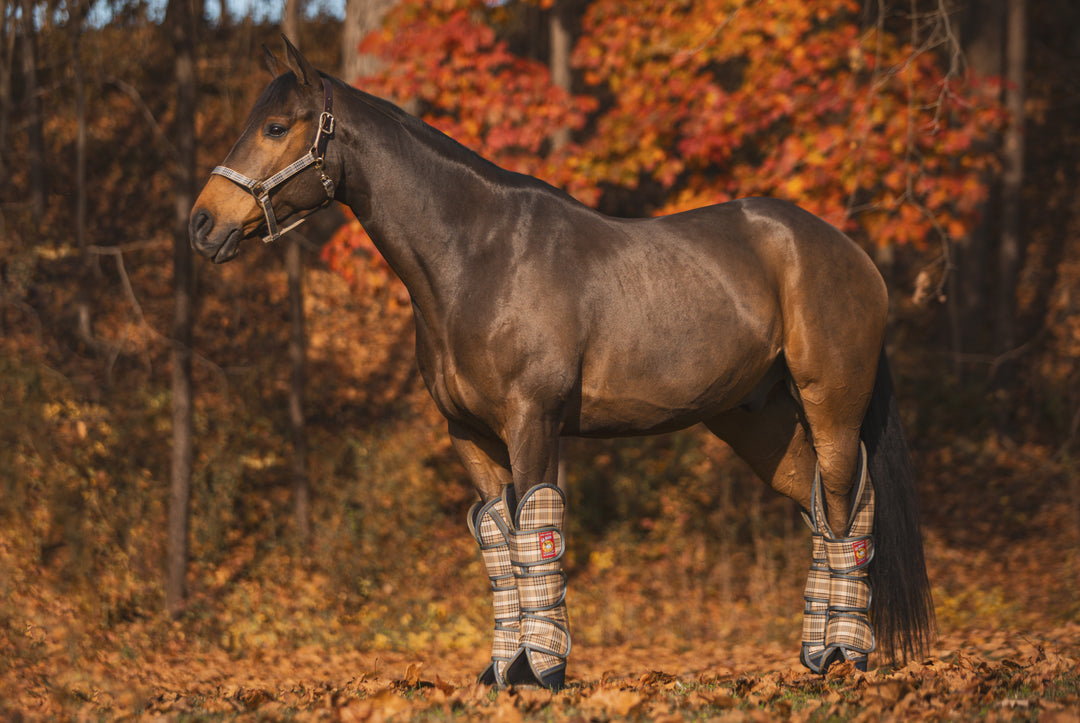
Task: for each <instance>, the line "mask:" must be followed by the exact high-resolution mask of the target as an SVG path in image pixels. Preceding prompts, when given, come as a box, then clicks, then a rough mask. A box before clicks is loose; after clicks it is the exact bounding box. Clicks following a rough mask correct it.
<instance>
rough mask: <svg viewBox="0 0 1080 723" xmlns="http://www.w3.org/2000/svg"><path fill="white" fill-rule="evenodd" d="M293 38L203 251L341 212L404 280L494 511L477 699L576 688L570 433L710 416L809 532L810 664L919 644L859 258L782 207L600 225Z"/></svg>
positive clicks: (484, 543) (870, 304)
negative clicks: (489, 687)
mask: <svg viewBox="0 0 1080 723" xmlns="http://www.w3.org/2000/svg"><path fill="white" fill-rule="evenodd" d="M285 44H286V59H285V63H286V66H285V67H282V66H281V61H279V60H278V59H277V58H276V57H275V56H274V55H273V53H271V52H270V51H269V50H267V51H266V53H267V56H268V61H269V62H270V64H271V70H272V72H274V73H275V75H276V77H275V78H274V80H273V81H272V82H271V83H270V84H269V86H268V87H267V88H266V90H265V91H264V92H263V93H262V95H261V96H260V97H259V99H258V100H257V101H256V103H255V105H254V107H253V109H252V111H251V114H250V116H249V118H248V120H247V126H246V129H245V130H244V131H243V134H242V135H241V136H240V138H239V140H238V141H237V142H236V144H235V146H234V147H233V149H232V150H231V151H230V153H229V154H228V157H227V158H226V159H225V161H224V162H223V164H222V165H221V166H219V167H217V168H215V169H214V171H213V173H212V174H211V177H210V179H209V181H208V182H207V184H206V186H205V188H204V189H203V191H202V193H201V194H200V195H199V197H198V199H197V200H196V202H195V204H194V207H193V209H192V212H191V217H190V235H191V243H192V246H193V247H194V249H195V250H196V251H198V252H199V253H200V254H202V255H203V256H205V257H208V258H210V259H212V260H213V261H214V262H215V263H223V262H226V261H229V260H231V259H233V258H234V257H235V256H236V255H237V253H238V252H239V249H240V244H241V242H243V241H245V240H248V239H252V238H259V237H264V240H265V241H268V242H269V241H272V240H274V239H276V238H278V237H279V236H280V235H281V234H282V233H284V232H285V230H287V229H288V228H290V227H291V226H292V225H295V224H296V223H299V222H300V221H302V220H303V219H304V218H305V217H306V216H307V215H309V214H310V213H313V212H315V211H316V210H318V209H319V208H321V207H322V206H323V205H325V204H326V203H328V202H329V200H331V199H336V200H338V201H341V202H342V203H344V204H346V205H348V206H349V207H350V208H351V209H352V211H353V212H354V213H355V215H356V218H357V219H358V220H359V221H360V223H361V224H362V225H363V227H364V229H365V230H366V231H367V233H368V234H369V235H370V237H371V239H372V241H373V242H374V243H375V245H376V247H377V248H378V249H379V251H380V252H381V253H382V255H383V256H384V257H385V259H386V261H387V262H388V263H389V265H390V266H391V267H392V269H393V270H394V272H395V273H397V275H398V276H399V277H400V279H401V281H402V282H404V284H405V287H406V288H407V289H408V292H409V295H410V297H411V302H412V309H413V313H414V315H415V322H416V357H417V363H418V366H419V370H420V372H421V374H422V376H423V379H424V382H425V384H426V385H427V388H428V390H429V391H430V393H431V396H432V398H433V399H434V401H435V404H436V405H437V406H438V409H439V410H440V412H441V413H442V414H443V415H444V416H445V418H446V420H447V425H448V430H449V435H450V438H451V440H452V442H453V446H454V448H455V449H456V451H457V453H458V454H459V456H460V458H461V461H462V463H463V464H464V466H465V468H466V470H467V471H468V474H469V475H470V477H471V479H472V481H473V482H474V484H475V486H476V490H477V492H478V494H479V498H480V500H479V502H477V503H476V505H475V506H474V507H473V508H472V510H470V513H469V518H468V526H469V529H470V531H471V532H472V534H473V535H474V537H475V538H476V540H477V542H478V544H479V546H480V550H481V554H482V557H483V560H484V563H485V566H486V569H487V574H488V577H489V580H490V582H491V587H492V594H493V605H494V610H495V615H494V617H495V625H494V635H493V646H492V657H491V664H490V665H489V666H488V667H487V669H486V670H485V671H484V672H483V673H482V674H481V676H480V680H481V682H484V683H488V684H493V685H498V686H506V685H523V684H532V685H540V686H545V687H549V688H553V689H558V688H561V687H563V686H564V685H565V667H566V659H567V657H568V655H569V653H570V634H569V630H570V628H569V623H568V620H567V616H566V605H565V600H564V597H565V594H566V587H567V586H566V576H565V574H564V573H563V571H562V562H561V559H562V555H563V551H564V547H565V545H564V539H563V519H564V513H565V506H566V501H565V497H564V496H563V493H562V492H561V491H560V490H559V488H558V486H557V485H556V476H557V468H558V461H559V460H558V456H559V444H558V442H559V438H560V436H564V435H570V436H583V437H616V436H629V435H646V434H655V433H661V432H668V431H672V430H678V429H682V428H686V427H689V426H691V425H695V424H699V423H701V424H703V425H704V426H705V427H706V428H707V429H708V430H709V431H710V432H712V433H713V434H715V435H716V436H717V437H719V438H720V439H722V440H724V441H725V442H726V443H727V444H729V445H730V446H731V447H732V448H733V449H734V451H735V452H736V453H737V455H738V456H739V457H741V458H742V459H743V460H745V461H746V462H747V463H748V464H749V465H750V467H751V468H752V469H753V471H754V472H755V473H756V475H757V476H759V477H760V478H761V479H762V480H763V481H764V482H765V483H767V484H768V485H769V486H771V487H772V488H773V489H774V490H776V491H777V492H779V493H781V494H783V495H786V496H788V497H790V498H791V499H792V500H794V501H795V502H796V503H797V504H798V505H799V507H800V508H801V509H802V510H803V511H804V516H805V517H806V519H807V522H808V524H809V525H810V527H811V531H812V541H813V555H812V564H811V571H810V576H809V579H808V582H807V587H806V595H805V597H806V607H805V609H804V626H803V647H802V653H801V656H800V657H801V659H802V662H803V663H804V664H805V665H806V666H807V667H809V668H810V669H811V670H814V671H818V672H822V671H824V670H825V669H826V668H827V667H828V666H829V665H830V664H832V663H835V662H837V661H841V660H850V661H853V662H854V664H855V665H856V666H857V667H859V668H861V669H865V667H866V660H867V656H868V654H869V653H870V651H871V650H873V649H875V646H876V649H877V650H879V651H880V652H882V653H883V654H884V656H885V657H886V658H888V659H889V660H895V659H896V658H904V659H906V658H909V657H912V656H917V655H920V654H923V653H925V651H926V649H927V646H928V645H929V641H930V639H931V636H932V629H933V606H932V600H931V595H930V586H929V582H928V579H927V575H926V569H925V565H924V558H923V549H922V540H921V533H920V527H919V517H918V510H917V506H916V492H915V486H914V473H913V469H912V465H911V461H910V455H909V452H908V448H907V445H906V442H905V440H904V434H903V430H902V428H901V424H900V417H899V413H898V411H897V404H896V398H895V395H894V392H893V387H892V381H891V377H890V372H889V364H888V361H887V359H886V355H885V352H884V335H885V326H886V315H887V307H888V301H887V292H886V288H885V283H884V281H883V280H882V278H881V275H880V274H879V273H878V271H877V269H876V268H875V266H874V264H873V262H872V261H871V260H870V258H869V257H868V255H867V254H866V253H865V252H864V251H863V250H862V249H861V248H860V247H859V246H858V245H857V244H856V243H855V242H853V241H852V240H851V239H849V238H848V237H847V236H845V235H844V234H843V233H841V232H840V231H839V230H838V229H836V228H834V227H833V226H831V225H829V224H828V223H826V222H824V221H822V220H821V219H819V218H817V217H816V216H814V215H812V214H810V213H808V212H806V211H803V210H801V209H800V208H798V207H797V206H795V205H793V204H791V203H787V202H784V201H780V200H774V199H768V198H747V199H741V200H736V201H731V202H729V203H723V204H718V205H714V206H709V207H706V208H699V209H696V210H692V211H687V212H683V213H678V214H674V215H670V216H664V217H659V218H648V219H622V218H612V217H608V216H606V215H603V214H601V213H598V212H597V211H595V210H593V209H592V208H589V207H587V206H585V205H583V204H581V203H579V202H578V201H576V200H575V199H573V198H571V197H570V196H569V195H567V194H566V193H564V192H562V191H561V190H559V189H556V188H554V187H552V186H550V185H548V184H547V183H544V182H542V181H540V180H537V179H535V178H532V177H529V176H526V175H521V174H518V173H512V172H509V171H506V170H504V169H502V168H499V167H498V166H496V165H494V164H493V163H490V162H489V161H487V160H485V159H483V158H482V157H480V156H479V155H477V154H476V153H473V152H472V151H470V150H468V149H466V148H464V147H463V146H461V145H460V144H458V143H457V142H456V141H454V140H452V139H451V138H449V137H447V136H446V135H444V134H443V133H441V132H439V131H438V130H436V129H434V128H432V127H431V126H429V125H427V124H425V123H424V122H423V121H421V120H419V119H418V118H416V117H414V116H412V115H410V114H408V113H406V112H404V111H403V110H401V109H400V108H398V107H397V106H395V105H393V104H392V103H390V102H387V101H385V100H382V99H380V98H377V97H374V96H372V95H369V94H366V93H364V92H362V91H360V90H357V89H355V88H352V87H350V86H348V85H347V84H345V83H343V82H342V81H340V80H337V79H334V78H331V77H330V76H328V75H325V74H323V73H320V72H319V71H317V70H316V69H315V68H314V67H313V66H312V65H311V64H310V63H309V62H308V60H307V59H306V58H304V56H303V55H301V54H300V53H299V52H298V51H297V50H296V48H295V47H293V46H292V44H291V43H289V41H288V39H287V38H286V39H285ZM279 71H280V74H278V72H279ZM259 179H262V180H259ZM279 218H280V222H279ZM871 590H872V593H873V594H872V599H871V594H870V592H871Z"/></svg>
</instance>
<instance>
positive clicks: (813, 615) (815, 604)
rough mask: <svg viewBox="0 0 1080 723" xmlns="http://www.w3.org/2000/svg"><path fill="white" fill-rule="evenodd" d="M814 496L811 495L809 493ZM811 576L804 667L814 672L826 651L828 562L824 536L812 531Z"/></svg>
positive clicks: (805, 612)
mask: <svg viewBox="0 0 1080 723" xmlns="http://www.w3.org/2000/svg"><path fill="white" fill-rule="evenodd" d="M811 494H813V493H811ZM810 544H811V547H810V574H809V575H807V577H806V590H805V592H803V599H804V600H805V601H806V606H805V607H804V608H803V634H802V654H801V656H800V660H802V663H803V665H805V666H806V667H808V668H810V669H811V670H815V671H816V672H820V671H817V668H818V667H819V663H820V661H821V656H822V653H823V652H824V650H825V626H826V623H828V621H829V562H828V560H827V559H826V558H825V536H824V535H822V534H821V533H820V532H818V531H816V530H815V531H814V532H813V533H812V534H811V537H810Z"/></svg>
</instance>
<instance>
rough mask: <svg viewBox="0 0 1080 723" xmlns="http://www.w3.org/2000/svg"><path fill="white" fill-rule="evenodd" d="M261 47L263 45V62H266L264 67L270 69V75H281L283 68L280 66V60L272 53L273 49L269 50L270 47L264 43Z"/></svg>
mask: <svg viewBox="0 0 1080 723" xmlns="http://www.w3.org/2000/svg"><path fill="white" fill-rule="evenodd" d="M262 47H263V62H264V63H266V69H267V70H269V71H270V75H271V76H273V77H275V78H276V77H278V76H279V75H281V74H282V73H284V72H285V68H284V67H282V65H281V61H280V60H278V56H276V55H274V51H273V50H271V49H270V48H268V47H266V44H265V43H264V44H263V46H262Z"/></svg>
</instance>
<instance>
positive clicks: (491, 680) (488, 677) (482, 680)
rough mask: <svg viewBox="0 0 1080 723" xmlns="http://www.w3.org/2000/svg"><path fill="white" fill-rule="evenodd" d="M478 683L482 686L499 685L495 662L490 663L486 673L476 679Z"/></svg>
mask: <svg viewBox="0 0 1080 723" xmlns="http://www.w3.org/2000/svg"><path fill="white" fill-rule="evenodd" d="M476 682H477V683H479V684H480V685H498V684H499V679H498V678H497V677H496V676H495V661H494V660H492V661H491V662H490V663H488V667H486V668H484V672H483V673H481V674H480V675H479V676H477V678H476Z"/></svg>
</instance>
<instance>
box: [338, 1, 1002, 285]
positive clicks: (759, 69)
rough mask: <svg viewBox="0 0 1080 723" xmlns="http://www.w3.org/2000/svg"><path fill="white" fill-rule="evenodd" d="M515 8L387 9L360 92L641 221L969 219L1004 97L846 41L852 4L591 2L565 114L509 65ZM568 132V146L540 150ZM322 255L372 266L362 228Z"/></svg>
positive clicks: (925, 62)
mask: <svg viewBox="0 0 1080 723" xmlns="http://www.w3.org/2000/svg"><path fill="white" fill-rule="evenodd" d="M534 4H536V2H534ZM539 4H540V5H541V7H546V5H545V3H543V2H540V3H539ZM549 4H550V3H548V5H549ZM515 7H518V8H519V9H520V7H519V3H513V2H511V3H494V4H492V3H486V2H483V1H482V0H441V1H440V2H438V3H434V4H432V3H421V2H418V1H417V0H408V1H407V2H404V3H402V4H401V5H400V6H399V7H398V8H397V9H396V10H395V11H394V12H393V13H392V14H391V17H390V19H389V21H388V24H387V29H386V30H384V31H382V32H379V33H375V34H373V35H372V36H371V37H369V38H368V40H367V41H366V42H365V45H364V48H365V50H366V51H367V52H373V53H378V54H379V55H382V56H383V57H384V58H385V59H386V60H387V61H388V64H387V67H386V70H385V71H384V72H383V73H382V74H380V76H378V77H376V78H372V79H368V80H366V81H365V88H367V89H370V90H372V91H374V92H376V93H381V94H384V95H390V96H392V97H398V98H408V99H414V100H416V101H418V102H419V104H420V107H421V110H422V114H423V116H424V118H425V119H426V120H427V121H428V122H430V123H432V124H433V125H435V126H436V127H438V128H440V129H441V130H443V131H445V132H446V133H448V134H449V135H451V136H453V137H454V138H456V139H458V140H459V141H461V142H462V143H464V144H465V145H467V146H469V147H471V148H473V149H475V150H477V151H478V152H480V153H481V154H482V155H484V156H486V157H488V158H490V159H491V160H493V161H495V162H496V163H498V164H500V165H502V166H504V167H507V168H510V169H511V170H516V171H521V172H525V173H529V174H532V175H538V176H540V177H542V178H545V179H546V180H548V181H550V182H552V183H555V184H556V185H560V186H562V187H564V188H566V189H567V190H568V191H569V192H571V193H573V194H574V195H577V196H578V197H579V198H581V199H582V200H584V201H585V202H587V203H597V202H599V201H600V199H601V198H602V196H603V193H604V189H608V188H611V187H618V188H621V189H624V190H630V191H633V190H635V189H638V188H640V187H642V181H648V183H647V184H645V188H647V189H649V191H648V194H649V195H648V196H647V197H646V196H643V197H642V201H641V206H640V207H641V209H642V211H641V212H642V213H649V212H652V213H667V212H671V211H674V210H677V209H684V208H686V207H687V204H688V203H689V202H691V200H693V201H695V202H696V201H698V200H700V201H702V202H706V201H709V200H711V199H727V198H733V197H739V196H750V195H771V196H780V197H784V198H788V199H790V200H792V201H794V202H796V203H799V204H800V205H802V206H804V207H805V208H807V209H808V210H810V211H812V212H814V213H817V214H819V215H822V216H823V217H825V218H826V219H827V220H829V221H831V222H832V223H835V224H837V225H839V226H841V227H842V228H843V229H844V230H845V231H848V232H849V233H852V234H855V235H857V236H861V237H862V238H863V239H864V240H865V241H867V242H868V243H873V244H880V245H887V244H911V245H915V246H921V245H924V244H926V243H927V241H928V240H930V239H934V238H937V239H945V238H949V237H952V238H956V237H958V236H963V235H964V234H966V233H967V231H968V229H969V228H970V227H971V226H972V225H973V223H974V222H975V220H976V214H977V210H978V208H979V204H980V203H981V201H982V200H983V199H984V198H985V195H986V192H985V184H986V180H985V179H984V178H983V177H982V175H981V174H982V173H983V172H984V171H987V170H992V169H993V167H994V158H993V155H992V153H991V149H992V146H993V144H992V142H990V138H991V135H992V134H993V133H994V132H995V131H996V130H997V129H999V128H1000V127H1001V125H1002V123H1003V121H1004V116H1003V114H1002V112H1001V110H1000V105H999V103H998V101H997V93H998V91H999V89H1000V88H999V84H997V83H994V82H987V81H984V80H977V79H973V78H961V77H957V76H950V75H948V74H947V73H946V72H945V70H944V68H943V67H942V66H941V64H940V63H939V61H938V58H937V56H936V55H934V54H932V53H930V52H927V51H926V50H925V49H923V48H922V47H916V46H915V44H914V42H913V40H915V39H912V38H904V37H899V36H895V35H892V34H890V33H888V32H884V31H881V32H879V30H878V29H877V28H871V29H868V30H865V31H863V30H861V29H860V22H859V12H860V5H859V3H857V2H855V1H854V0H845V1H844V2H839V3H838V2H835V1H834V0H773V1H772V2H768V3H748V2H745V0H680V1H679V2H671V1H669V2H655V0H594V1H593V2H590V3H588V4H587V5H586V7H585V8H584V12H583V17H582V19H581V29H580V34H579V36H578V37H577V39H576V45H575V47H574V49H573V53H572V63H573V65H574V66H575V67H576V69H577V70H578V72H579V74H580V78H581V79H583V81H584V83H585V88H583V90H584V91H585V92H584V93H582V94H578V95H570V94H568V93H566V92H565V91H563V90H561V89H558V88H555V87H554V86H553V85H552V82H551V78H550V75H549V73H548V70H547V68H546V66H545V65H544V64H543V63H540V62H537V61H535V60H532V59H529V58H526V57H523V56H521V55H519V54H517V52H516V51H515V48H514V47H512V45H511V43H510V41H509V40H508V38H510V37H512V34H511V33H510V32H509V28H510V27H511V26H512V25H513V23H514V22H517V23H520V22H522V18H523V17H524V16H523V15H522V13H520V12H517V11H515ZM515 18H516V20H515ZM504 35H505V36H506V37H503V36H504ZM567 129H569V130H570V131H572V132H573V133H574V134H575V135H574V141H576V142H572V143H569V144H563V143H561V142H560V143H555V142H554V139H555V137H556V134H557V133H563V132H564V131H565V130H567ZM646 203H650V204H652V205H651V206H645V205H644V204H646ZM334 243H335V244H336V245H337V249H336V250H332V251H329V252H327V254H326V255H327V257H328V258H329V259H330V260H331V263H332V264H333V265H334V266H335V268H345V267H347V266H348V265H349V255H350V254H352V253H357V252H360V253H361V255H362V256H364V254H367V253H368V251H367V250H365V249H366V246H365V242H364V241H363V239H362V236H361V232H359V230H358V229H357V228H354V229H353V230H352V231H350V232H348V233H347V234H345V235H339V238H337V239H335V242H334ZM364 258H373V257H372V256H364ZM369 270H371V271H374V272H376V273H383V272H384V271H385V270H384V269H381V268H380V267H379V266H378V264H374V266H371V267H370V268H369ZM346 273H351V274H352V276H353V278H354V280H356V279H362V277H363V276H364V273H362V270H357V269H353V270H352V271H351V272H348V271H347V272H346Z"/></svg>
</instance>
